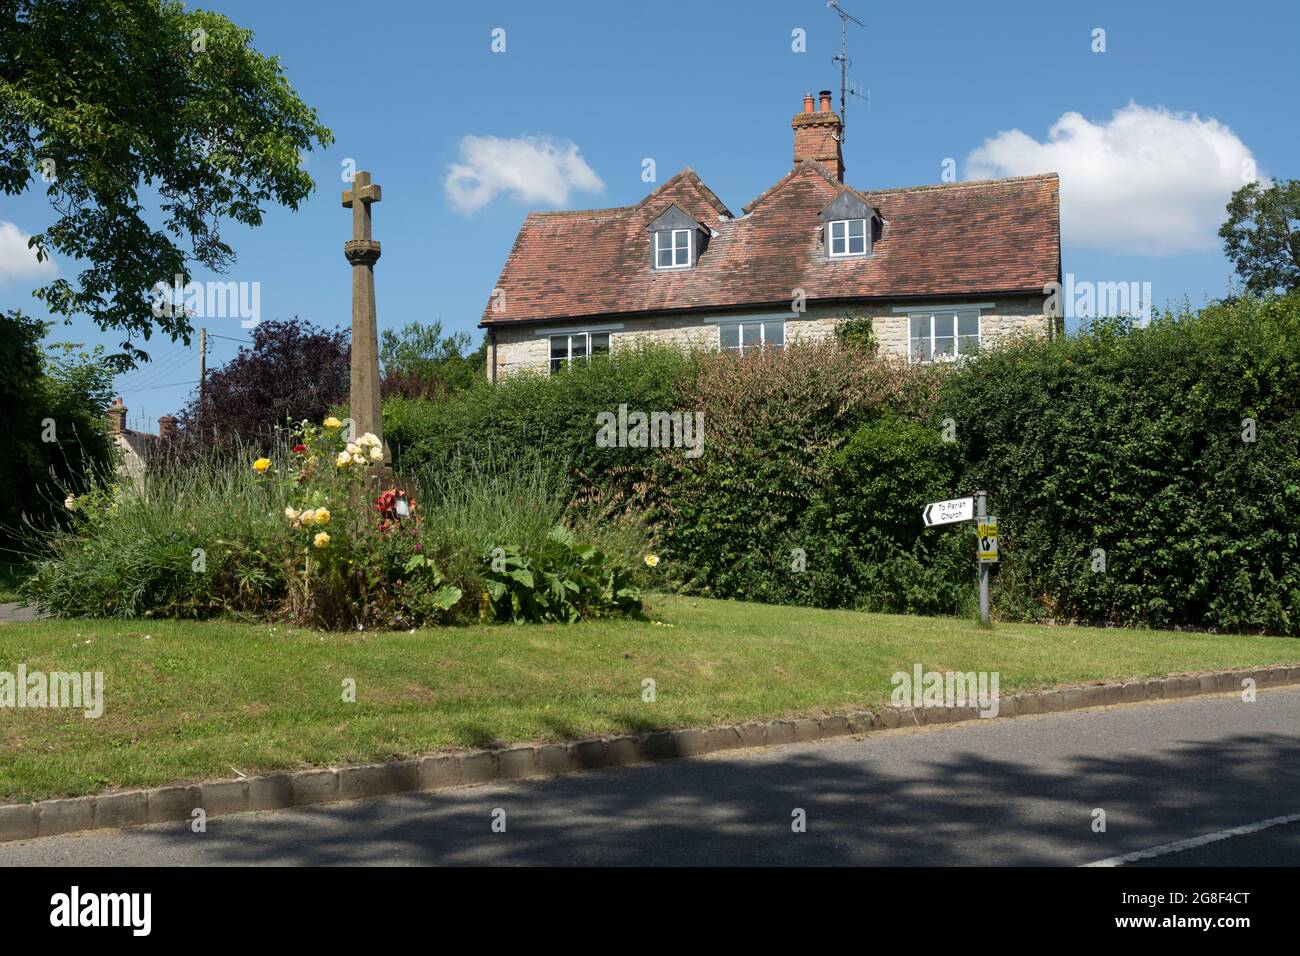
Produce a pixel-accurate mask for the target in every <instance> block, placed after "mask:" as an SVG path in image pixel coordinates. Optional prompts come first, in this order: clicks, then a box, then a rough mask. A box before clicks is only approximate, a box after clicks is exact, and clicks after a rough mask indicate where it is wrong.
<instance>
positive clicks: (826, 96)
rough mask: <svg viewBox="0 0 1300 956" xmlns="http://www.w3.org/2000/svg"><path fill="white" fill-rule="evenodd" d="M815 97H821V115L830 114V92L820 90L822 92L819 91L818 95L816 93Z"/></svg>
mask: <svg viewBox="0 0 1300 956" xmlns="http://www.w3.org/2000/svg"><path fill="white" fill-rule="evenodd" d="M817 95H818V96H819V97H821V101H822V102H821V108H820V109H821V112H823V113H829V112H831V91H830V90H822V91H821V92H820V93H818V94H817Z"/></svg>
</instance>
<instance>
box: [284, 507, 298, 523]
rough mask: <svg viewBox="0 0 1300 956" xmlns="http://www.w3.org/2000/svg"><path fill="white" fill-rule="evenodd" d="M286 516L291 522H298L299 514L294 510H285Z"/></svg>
mask: <svg viewBox="0 0 1300 956" xmlns="http://www.w3.org/2000/svg"><path fill="white" fill-rule="evenodd" d="M284 516H285V518H287V519H288V520H289V521H297V520H298V512H296V511H294V510H293V509H292V508H285V509H284Z"/></svg>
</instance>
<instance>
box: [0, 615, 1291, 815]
mask: <svg viewBox="0 0 1300 956" xmlns="http://www.w3.org/2000/svg"><path fill="white" fill-rule="evenodd" d="M649 605H650V606H649V613H650V616H651V619H652V621H653V622H661V623H658V624H657V623H652V622H651V621H630V620H602V621H589V622H584V623H580V624H577V625H573V626H568V627H565V626H560V625H530V626H524V627H511V626H500V627H461V628H443V629H434V630H421V631H416V632H414V633H402V632H399V633H392V632H389V633H365V634H362V633H351V634H339V633H324V632H319V631H308V630H297V629H291V628H283V627H274V628H272V627H267V626H265V625H252V624H237V623H230V622H207V623H194V622H185V621H121V620H84V619H83V620H68V621H56V620H44V621H33V622H28V623H7V624H3V625H0V671H7V672H9V673H15V672H16V671H17V668H18V665H19V664H20V663H22V664H25V665H26V668H27V670H28V672H32V671H36V670H41V671H45V672H47V673H48V672H50V671H74V670H75V671H102V672H103V673H104V696H105V709H104V714H103V716H102V717H100V718H99V719H95V720H90V719H86V718H85V717H83V716H82V715H81V712H80V711H72V710H56V709H44V710H38V709H25V710H15V709H8V708H4V709H0V802H4V803H8V802H16V801H23V800H32V799H43V798H46V797H54V796H70V795H78V794H86V793H95V792H99V791H103V790H107V789H114V788H121V787H139V786H150V785H157V784H162V783H167V782H172V781H182V780H192V779H201V778H212V777H232V776H234V775H235V772H236V770H238V771H240V772H243V773H256V772H263V771H269V770H273V769H286V768H297V767H304V766H311V765H330V764H342V763H363V762H367V761H375V760H383V759H390V758H397V757H401V756H410V755H413V754H417V753H430V752H434V751H437V750H439V749H444V748H454V747H480V746H486V745H492V744H496V743H513V742H519V741H530V740H538V741H540V740H563V739H566V738H571V737H577V736H584V735H588V734H597V733H629V732H642V731H646V730H651V729H661V728H669V727H685V726H707V725H712V724H719V723H730V722H739V721H745V720H751V719H757V718H775V717H780V716H785V715H794V714H815V713H820V712H838V711H843V710H846V709H860V708H865V707H870V706H872V705H877V704H881V703H885V702H887V701H888V697H889V692H890V689H891V685H890V675H891V674H893V673H894V672H895V671H898V670H910V669H911V668H912V666H913V665H914V664H916V663H920V664H921V665H922V666H923V667H924V668H925V669H926V670H939V671H944V670H961V671H970V670H974V671H981V670H982V671H997V672H999V674H1000V682H1001V683H1000V690H1001V692H1002V693H1003V694H1008V693H1013V692H1015V691H1018V690H1026V689H1033V688H1038V687H1044V686H1050V685H1054V684H1069V683H1078V682H1084V681H1090V680H1118V679H1126V678H1135V677H1152V676H1158V675H1164V674H1169V673H1178V672H1182V671H1195V670H1215V669H1230V668H1237V667H1253V666H1261V665H1268V664H1296V663H1300V641H1297V640H1296V639H1294V638H1277V637H1259V636H1223V635H1211V634H1186V633H1177V634H1176V633H1169V632H1161V631H1139V630H1119V629H1113V630H1098V629H1088V628H1049V627H1042V626H1036V625H1020V624H1003V625H999V626H997V627H996V628H994V629H993V630H991V631H990V630H986V629H983V628H981V627H980V626H979V625H978V624H976V623H974V622H970V621H965V620H957V619H952V618H918V617H901V616H893V615H877V614H861V613H856V612H852V611H824V610H814V609H807V608H794V607H776V606H771V605H760V604H745V603H740V602H731V601H711V600H704V599H698V598H682V597H668V596H656V597H652V598H651V599H650V602H649ZM664 625H671V626H664ZM348 678H351V679H353V680H355V681H356V703H346V702H344V700H343V686H344V682H345V680H346V679H348ZM645 678H652V679H653V680H654V681H655V684H656V692H657V699H656V700H655V702H654V703H645V702H643V701H642V681H643V680H644V679H645Z"/></svg>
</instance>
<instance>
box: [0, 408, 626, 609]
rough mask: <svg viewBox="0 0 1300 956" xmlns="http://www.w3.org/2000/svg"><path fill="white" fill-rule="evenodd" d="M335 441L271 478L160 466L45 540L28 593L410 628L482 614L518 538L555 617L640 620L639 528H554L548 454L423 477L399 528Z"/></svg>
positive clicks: (277, 458) (558, 498)
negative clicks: (504, 553) (631, 614)
mask: <svg viewBox="0 0 1300 956" xmlns="http://www.w3.org/2000/svg"><path fill="white" fill-rule="evenodd" d="M363 439H364V436H363ZM363 439H359V440H358V441H359V442H360V441H362V440H363ZM299 440H301V441H302V447H301V450H300V451H294V450H292V448H291V447H290V446H291V445H292V443H293V442H297V441H299ZM340 441H341V439H340V438H339V435H338V433H337V432H336V431H335V430H331V429H329V428H326V429H324V430H321V429H316V428H312V427H306V426H305V427H303V429H302V430H301V431H300V433H299V434H298V435H296V436H294V438H292V439H290V440H288V441H287V442H286V445H285V446H282V447H278V448H276V449H273V450H268V461H267V463H264V468H263V470H262V472H260V473H259V472H258V471H257V470H255V469H254V468H252V467H250V463H251V462H253V461H254V459H255V457H256V454H257V453H256V452H254V451H245V453H244V454H243V455H241V456H239V459H240V460H236V458H234V457H230V456H218V457H211V458H207V459H198V460H186V461H184V462H181V463H179V464H178V465H176V466H175V467H168V468H160V469H156V470H153V471H151V472H149V473H148V474H147V475H146V476H145V478H144V480H143V484H142V486H141V487H140V488H138V489H137V488H135V487H133V486H130V485H97V486H95V487H93V488H92V490H91V491H89V492H87V493H86V494H84V495H81V496H80V497H78V498H77V499H76V500H75V501H74V502H73V507H72V517H73V521H74V524H73V527H72V528H71V529H70V530H69V531H66V532H61V533H57V534H54V535H51V536H48V537H47V538H45V539H44V540H43V541H42V542H41V543H40V545H39V555H40V560H38V561H37V562H36V565H35V568H34V575H33V577H32V578H30V579H29V580H27V581H25V582H24V583H23V584H22V585H21V591H22V593H23V594H25V595H26V596H27V597H29V598H31V599H33V600H34V601H35V602H37V603H39V604H40V605H41V606H43V607H44V608H46V609H47V610H49V611H51V612H53V613H54V614H56V615H58V616H64V617H80V616H95V617H126V618H133V617H150V618H161V617H187V618H206V617H212V616H216V615H220V614H231V615H236V616H241V617H248V618H255V619H259V620H283V621H290V622H293V623H297V624H309V625H312V626H317V627H324V628H332V629H339V628H347V629H351V628H353V627H358V626H360V627H366V628H378V629H384V628H402V629H407V628H411V627H418V626H421V625H428V624H438V623H449V622H456V621H466V620H472V619H474V618H475V617H477V616H478V615H479V613H480V602H481V599H482V596H483V595H484V594H485V591H486V588H487V586H488V583H489V579H490V574H489V571H490V568H488V567H487V566H485V565H484V562H483V555H484V553H486V552H488V551H490V549H491V548H493V547H497V546H505V543H506V542H513V545H512V546H513V548H514V549H515V553H516V554H517V555H518V556H519V557H520V559H521V560H522V561H524V562H525V563H526V565H527V566H528V567H530V568H535V569H537V574H538V575H539V580H540V581H541V582H542V584H543V585H544V586H547V587H550V586H551V583H552V579H551V578H550V577H548V575H554V576H555V579H556V580H559V581H561V582H562V583H563V587H564V589H565V591H566V594H565V595H564V598H565V600H564V601H560V600H558V599H556V598H554V597H545V596H543V600H544V602H545V606H546V607H547V608H548V609H549V610H548V611H547V614H546V619H547V620H564V621H568V620H574V619H575V618H574V616H573V615H574V614H577V615H578V616H579V617H581V616H585V615H588V614H594V615H604V614H611V613H621V612H624V611H626V610H630V609H634V598H635V596H636V592H635V583H634V575H633V571H632V569H633V568H635V567H636V564H635V563H634V562H637V560H638V557H639V550H640V549H641V548H643V545H644V533H643V532H642V533H641V535H640V537H639V538H638V535H637V533H636V528H635V526H634V525H631V524H629V523H627V522H620V523H612V524H609V525H602V526H599V527H595V526H588V525H583V524H582V523H580V522H575V527H576V528H577V529H578V531H579V535H580V537H579V535H575V534H573V532H571V531H567V530H565V529H564V528H562V527H559V529H558V530H557V526H558V522H559V521H560V520H561V519H562V516H563V514H564V510H565V504H566V502H567V500H568V487H569V486H568V484H567V482H566V481H565V480H564V479H563V476H562V475H559V474H558V473H557V472H555V471H554V470H553V469H552V468H551V467H550V465H549V464H548V463H547V462H546V461H545V460H544V459H542V458H541V457H537V458H535V459H529V460H524V461H521V462H516V461H513V460H506V459H494V460H489V461H486V462H477V461H471V460H468V459H457V460H454V461H452V462H450V463H447V464H445V465H444V468H443V469H442V470H441V471H439V472H437V473H436V474H433V473H431V474H427V475H425V476H423V477H422V479H421V480H420V481H418V482H417V486H418V489H419V490H417V492H416V496H417V497H416V504H415V512H414V513H415V518H414V520H404V521H397V520H392V517H391V515H389V516H383V515H380V514H379V513H378V512H380V511H381V510H382V509H383V506H384V500H383V498H382V497H381V499H379V503H378V504H377V505H376V506H375V507H372V506H371V503H370V502H369V501H368V499H367V498H366V497H365V496H364V495H363V494H361V493H360V486H359V482H361V481H363V474H364V472H363V471H362V470H360V469H357V468H355V467H354V466H352V465H347V466H345V467H343V468H340V467H338V464H337V458H336V454H337V451H338V448H339V447H341V445H339V444H338V443H339V442H340ZM336 446H338V447H336ZM313 459H315V461H314V463H313ZM426 490H427V494H428V497H427V499H424V498H423V496H424V495H425V493H426ZM422 499H423V500H422ZM424 502H427V504H426V503H424ZM372 512H376V513H375V514H372ZM380 517H385V520H383V521H380V520H379V518H380ZM322 533H323V534H325V535H327V536H328V540H326V539H325V538H322V537H321V535H322ZM566 535H567V536H568V537H567V538H566V537H565V536H566ZM579 540H581V541H582V542H583V543H578V542H579ZM32 548H33V550H37V549H38V546H37V545H35V544H33V545H32ZM565 582H568V583H565ZM569 583H574V584H577V585H578V592H577V593H576V594H570V593H569V592H571V591H572V588H571V587H570V586H569ZM534 606H536V602H533V603H532V604H530V605H529V607H534Z"/></svg>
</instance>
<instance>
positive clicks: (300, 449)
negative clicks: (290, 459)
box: [293, 445, 307, 455]
mask: <svg viewBox="0 0 1300 956" xmlns="http://www.w3.org/2000/svg"><path fill="white" fill-rule="evenodd" d="M293 450H294V451H295V452H297V453H298V454H299V455H301V454H302V453H303V452H305V451H306V450H307V446H306V445H294V446H293Z"/></svg>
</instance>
